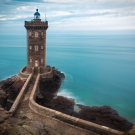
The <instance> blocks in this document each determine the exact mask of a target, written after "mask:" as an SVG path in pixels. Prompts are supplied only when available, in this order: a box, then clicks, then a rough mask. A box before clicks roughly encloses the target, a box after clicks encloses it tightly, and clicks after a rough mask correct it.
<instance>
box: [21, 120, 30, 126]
mask: <svg viewBox="0 0 135 135" xmlns="http://www.w3.org/2000/svg"><path fill="white" fill-rule="evenodd" d="M30 123H31V122H30V121H27V122H25V123H23V124H22V126H23V125H28V124H30Z"/></svg>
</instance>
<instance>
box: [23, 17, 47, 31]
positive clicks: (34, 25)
mask: <svg viewBox="0 0 135 135" xmlns="http://www.w3.org/2000/svg"><path fill="white" fill-rule="evenodd" d="M24 27H25V28H26V29H40V28H41V29H45V30H46V29H47V28H48V21H41V19H34V21H25V24H24Z"/></svg>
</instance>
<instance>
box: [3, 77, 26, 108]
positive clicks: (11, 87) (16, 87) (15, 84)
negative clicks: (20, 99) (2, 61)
mask: <svg viewBox="0 0 135 135" xmlns="http://www.w3.org/2000/svg"><path fill="white" fill-rule="evenodd" d="M23 85H24V81H23V80H21V78H20V77H19V76H17V75H14V76H12V77H11V78H8V79H6V80H3V81H1V82H0V105H2V107H4V108H5V109H6V110H9V109H10V107H11V106H12V104H13V102H14V100H15V99H16V97H17V95H18V93H19V92H20V90H21V88H22V87H23ZM10 101H13V102H10Z"/></svg>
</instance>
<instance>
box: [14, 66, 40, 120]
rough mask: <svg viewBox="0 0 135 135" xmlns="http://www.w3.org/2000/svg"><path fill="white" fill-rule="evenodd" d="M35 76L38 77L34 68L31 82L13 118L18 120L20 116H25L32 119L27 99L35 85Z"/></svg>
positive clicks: (36, 69)
mask: <svg viewBox="0 0 135 135" xmlns="http://www.w3.org/2000/svg"><path fill="white" fill-rule="evenodd" d="M37 75H38V68H35V69H34V74H33V76H32V79H31V82H30V84H29V86H28V88H27V91H26V93H25V95H24V97H23V99H22V102H21V103H20V105H19V107H18V109H17V111H16V112H15V114H14V117H18V118H19V117H22V116H27V117H28V118H30V119H32V115H31V112H32V110H31V109H30V108H29V97H30V94H31V91H32V89H33V86H34V84H35V81H36V78H37Z"/></svg>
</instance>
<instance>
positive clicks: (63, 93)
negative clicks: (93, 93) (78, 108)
mask: <svg viewBox="0 0 135 135" xmlns="http://www.w3.org/2000/svg"><path fill="white" fill-rule="evenodd" d="M57 95H58V96H64V97H67V98H72V99H74V100H75V103H76V104H82V105H84V103H83V102H82V101H81V100H80V99H79V97H77V96H75V95H74V93H72V92H71V90H69V89H68V90H67V89H60V90H59V92H58V94H57Z"/></svg>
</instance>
